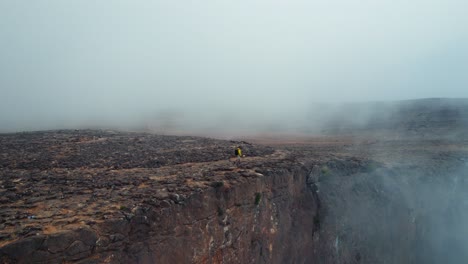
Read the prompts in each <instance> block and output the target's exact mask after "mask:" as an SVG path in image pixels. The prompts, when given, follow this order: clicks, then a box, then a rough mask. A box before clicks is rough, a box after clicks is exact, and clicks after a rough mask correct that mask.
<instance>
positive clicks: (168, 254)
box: [0, 106, 468, 264]
mask: <svg viewBox="0 0 468 264" xmlns="http://www.w3.org/2000/svg"><path fill="white" fill-rule="evenodd" d="M424 109H426V108H424ZM463 109H464V108H463ZM465 110H466V109H465ZM465 110H463V111H461V110H459V112H457V113H459V114H457V115H455V117H462V118H458V119H457V118H454V119H450V120H451V121H450V122H442V121H441V120H442V119H441V118H439V117H441V116H442V117H443V116H444V115H446V114H450V113H451V112H450V111H446V108H445V106H444V107H443V109H442V110H440V111H439V112H442V114H436V115H435V116H436V117H437V118H432V117H430V116H431V115H426V114H413V115H412V116H423V117H424V118H421V119H419V120H416V121H417V122H413V121H411V120H409V119H408V120H405V123H404V124H403V125H399V126H397V130H398V131H397V132H395V131H386V132H385V133H384V134H379V133H377V132H373V133H372V136H368V135H367V134H366V135H365V136H359V135H356V134H359V133H350V134H353V135H352V136H349V135H348V136H346V135H338V134H339V133H338V134H336V133H335V134H334V136H333V137H331V136H314V137H311V136H307V135H306V134H302V135H300V134H295V135H285V134H282V135H279V134H277V135H274V134H269V135H268V136H267V135H262V136H257V137H250V138H246V139H243V140H244V141H225V140H215V139H208V138H202V137H176V136H160V135H154V134H148V133H128V132H116V131H103V130H61V131H44V132H27V133H14V134H0V201H1V204H0V216H1V217H0V263H81V264H83V263H88V264H90V263H466V262H468V253H467V252H468V248H467V245H468V239H467V237H468V227H467V224H466V223H468V213H467V212H468V203H467V202H466V201H468V194H467V192H466V190H467V188H468V180H467V179H468V178H467V177H468V140H467V137H466V133H465V132H466V131H468V130H465V128H466V126H465V125H466V124H467V122H466V118H465V115H464V114H463V113H465V112H464V111H465ZM424 111H426V110H424ZM430 111H433V110H432V108H431V110H430ZM434 111H435V110H434ZM457 111H458V110H457ZM426 112H427V111H426ZM436 112H437V111H436ZM437 113H438V112H437ZM460 113H462V114H460ZM415 124H417V125H415ZM450 124H452V125H453V124H456V125H453V129H450V126H452V125H450ZM408 127H410V128H411V129H410V131H411V133H410V134H411V135H410V136H407V134H405V133H403V134H401V131H407V130H408V129H407V128H408ZM415 127H416V129H413V128H415ZM431 127H434V131H436V133H433V134H431V131H432V130H431ZM379 129H380V128H379ZM418 131H419V132H421V133H422V134H423V135H424V136H422V137H421V138H417V137H415V135H416V134H415V133H419V132H418ZM443 131H451V133H449V134H446V133H445V132H444V136H443V137H439V136H440V133H443ZM389 135H391V136H389ZM236 146H242V148H243V153H244V154H245V157H244V158H243V159H242V162H241V164H240V165H236V164H234V161H235V159H234V158H233V153H234V149H235V147H236Z"/></svg>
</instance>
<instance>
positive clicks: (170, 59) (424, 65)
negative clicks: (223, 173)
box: [0, 0, 468, 132]
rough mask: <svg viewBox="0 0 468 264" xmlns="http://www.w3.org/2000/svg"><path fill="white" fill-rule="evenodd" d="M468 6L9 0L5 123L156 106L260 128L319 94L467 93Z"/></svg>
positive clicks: (83, 118)
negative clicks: (26, 0) (467, 14)
mask: <svg viewBox="0 0 468 264" xmlns="http://www.w3.org/2000/svg"><path fill="white" fill-rule="evenodd" d="M467 7H468V2H466V3H465V2H461V1H458V0H448V1H442V0H430V1H422V0H416V1H411V2H407V1H402V0H398V1H390V0H382V1H359V2H358V1H352V0H349V1H346V0H332V1H325V0H318V1H299V0H295V1H287V2H286V1H274V0H273V1H271V0H270V1H267V0H258V1H235V2H233V1H213V0H209V1H203V2H197V3H195V2H175V1H161V0H158V1H144V0H142V1H132V2H127V1H89V0H82V1H66V2H65V1H59V0H51V1H32V2H20V1H8V0H7V1H2V2H1V3H0V21H1V23H0V36H1V41H0V58H1V60H0V89H1V95H2V96H0V132H5V131H23V130H42V129H55V128H74V127H93V126H116V127H132V126H141V125H142V124H146V125H148V126H151V124H148V120H150V121H151V120H154V119H158V118H159V120H161V119H163V120H166V121H165V122H166V123H171V119H174V118H176V119H179V120H185V119H190V120H187V121H186V123H187V126H195V127H196V126H197V125H200V124H201V125H202V126H203V127H204V128H206V129H209V128H210V127H219V126H220V124H221V125H223V124H228V125H232V124H236V123H240V124H241V125H242V126H244V127H250V128H252V129H255V125H258V124H261V126H262V127H265V126H266V127H268V126H275V124H276V123H277V122H278V120H283V121H284V122H285V123H288V122H289V121H290V120H291V119H297V120H299V121H300V120H306V118H307V116H308V115H310V111H311V109H313V107H314V105H316V104H318V103H322V102H328V103H332V104H337V103H341V102H368V101H372V102H375V101H398V100H408V99H419V98H468V89H466V87H467V86H468V75H467V74H466V72H467V70H468V28H467V27H466V26H465V25H467V24H468V17H467V16H466V15H465V14H464V13H465V12H464V10H466V8H467ZM168 116H169V117H168ZM194 119H195V120H194ZM297 120H296V121H297ZM293 121H294V120H293ZM296 121H295V122H296ZM299 121H297V122H299ZM286 125H287V124H286ZM169 126H170V124H169Z"/></svg>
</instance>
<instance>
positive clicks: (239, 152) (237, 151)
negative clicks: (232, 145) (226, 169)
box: [235, 146, 242, 164]
mask: <svg viewBox="0 0 468 264" xmlns="http://www.w3.org/2000/svg"><path fill="white" fill-rule="evenodd" d="M235 154H236V156H237V160H236V163H237V164H240V162H241V157H242V148H241V147H240V146H239V147H237V148H236V150H235Z"/></svg>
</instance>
